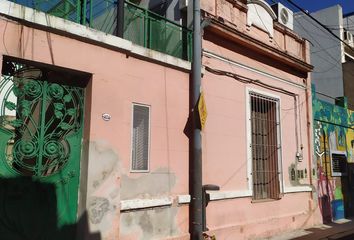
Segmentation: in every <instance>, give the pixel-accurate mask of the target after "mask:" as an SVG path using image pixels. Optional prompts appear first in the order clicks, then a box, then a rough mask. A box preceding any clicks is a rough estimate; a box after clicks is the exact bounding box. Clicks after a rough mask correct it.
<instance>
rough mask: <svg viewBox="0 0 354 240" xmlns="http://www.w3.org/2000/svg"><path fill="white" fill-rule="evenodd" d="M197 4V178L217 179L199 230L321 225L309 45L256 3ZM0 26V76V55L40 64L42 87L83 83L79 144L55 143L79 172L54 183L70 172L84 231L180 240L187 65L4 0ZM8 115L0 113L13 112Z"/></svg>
mask: <svg viewBox="0 0 354 240" xmlns="http://www.w3.org/2000/svg"><path fill="white" fill-rule="evenodd" d="M202 9H203V15H204V18H207V19H210V20H209V21H210V22H209V24H208V26H206V27H205V28H204V33H203V41H202V44H203V77H202V89H201V90H202V91H203V93H204V96H205V102H206V107H207V112H208V116H207V121H206V125H205V128H204V129H203V131H202V158H203V183H204V184H215V185H218V186H220V191H213V192H210V198H211V202H210V203H209V205H208V207H207V211H206V223H207V227H208V228H209V231H208V234H209V235H215V236H216V239H257V238H259V239H264V238H265V237H269V236H273V235H276V234H277V233H279V232H285V231H291V230H294V229H299V228H304V227H310V226H313V225H315V224H317V223H319V222H320V221H321V216H320V213H319V208H318V203H317V200H316V199H317V197H316V188H315V186H314V184H313V183H314V182H315V180H314V179H315V178H316V174H315V169H316V166H315V165H314V163H313V161H312V154H313V153H312V149H313V147H312V134H311V132H312V130H311V129H312V120H311V116H312V110H311V91H310V86H311V80H310V75H309V72H310V71H311V69H312V67H311V65H310V64H309V63H310V59H309V44H308V42H306V41H305V40H304V39H301V38H300V37H299V36H298V35H296V34H295V33H294V32H293V31H291V30H289V29H288V28H286V27H284V26H283V25H281V24H279V23H278V22H277V21H276V15H275V13H274V11H273V10H272V9H271V8H270V7H269V5H267V4H266V3H265V2H263V1H256V0H254V1H248V3H247V1H230V0H217V1H214V0H213V1H211V0H210V1H209V0H205V1H204V0H203V1H202ZM260 15H261V16H260ZM262 20H263V21H262ZM0 34H1V36H2V40H1V41H2V44H0V55H1V59H2V60H1V61H2V64H0V67H1V66H2V80H3V79H4V78H5V75H6V74H7V65H8V63H9V62H10V63H12V64H14V66H23V65H26V66H29V69H32V70H33V69H35V70H36V71H40V72H42V73H43V74H42V75H43V76H46V77H47V79H48V84H49V86H53V84H54V83H55V84H59V85H61V86H67V85H70V86H79V87H80V88H81V89H83V94H82V96H81V98H82V99H83V101H82V105H80V106H81V108H82V116H81V118H80V119H81V121H82V125H81V128H80V129H81V130H82V135H81V137H82V138H81V139H82V141H81V142H80V141H79V144H77V145H70V144H69V145H70V147H68V148H67V150H65V147H64V150H63V151H64V152H65V151H69V150H70V151H71V152H72V151H74V149H76V152H77V153H76V156H77V157H76V161H78V163H79V167H78V171H77V173H78V174H77V175H74V174H70V172H69V173H68V175H67V176H64V177H62V176H61V178H60V179H61V180H60V183H61V184H62V185H65V184H66V183H67V182H70V181H72V180H70V179H76V178H77V185H75V184H74V185H73V186H74V187H73V188H72V189H71V191H73V192H74V194H73V195H74V197H72V198H71V200H70V201H71V203H70V204H72V206H74V215H75V216H76V218H77V221H78V222H79V224H82V225H79V226H80V228H79V230H78V234H80V236H81V237H80V239H103V240H113V239H121V240H128V239H144V240H148V239H189V238H190V237H189V207H188V206H189V202H190V195H189V179H188V178H189V139H188V136H187V135H186V126H187V120H188V116H189V91H190V89H189V81H190V79H189V74H190V71H191V65H190V63H189V62H187V61H183V60H180V59H178V58H175V57H172V56H169V55H166V54H163V53H159V52H155V51H153V50H149V49H146V48H143V47H140V46H138V45H135V44H133V43H132V42H129V41H127V40H124V39H121V38H118V37H115V36H112V35H107V34H104V33H102V32H98V31H96V30H93V29H90V28H88V27H85V26H81V25H79V24H76V23H72V22H70V21H66V20H63V19H61V18H57V17H53V16H49V15H46V14H44V13H41V12H37V11H34V10H32V9H30V8H25V7H22V6H20V5H16V4H13V3H10V2H8V1H2V2H0ZM44 73H47V74H44ZM31 74H32V75H31ZM51 74H52V75H51ZM29 75H31V76H30V77H29ZM36 77H38V74H34V73H33V71H32V73H30V74H27V75H26V74H22V75H18V76H17V78H21V79H22V78H23V79H34V78H36ZM42 80H43V79H42ZM42 80H41V81H42ZM26 81H27V80H26ZM44 82H47V81H44ZM41 84H42V82H41ZM43 84H44V83H43ZM64 88H65V87H64ZM0 89H1V85H0ZM3 89H5V90H6V88H3ZM50 89H51V88H50V87H49V90H50ZM65 89H66V88H65ZM5 90H3V91H5ZM49 94H52V93H51V92H50V91H49ZM15 95H16V94H15ZM15 95H14V96H15ZM16 96H17V95H16ZM52 96H54V95H52ZM65 96H66V95H65ZM1 97H3V96H2V95H1V93H0V98H1ZM17 97H18V96H17ZM62 97H63V99H64V96H62ZM3 98H4V97H3ZM9 98H10V97H8V99H9ZM17 99H18V100H17V102H19V99H20V98H19V97H18V98H17ZM53 99H54V97H53ZM1 101H4V99H1ZM63 101H64V102H69V100H68V101H66V100H65V99H64V100H63ZM13 102H14V101H13ZM15 102H16V101H15ZM48 106H49V105H48ZM50 106H51V105H50ZM53 106H54V105H53ZM55 106H57V107H55V109H56V110H58V109H59V110H61V108H62V107H60V105H55ZM65 106H66V105H65ZM2 108H4V109H5V110H6V111H9V110H11V109H10V108H11V106H10V108H9V107H8V108H7V109H6V106H5V107H2ZM5 110H4V111H2V112H0V117H5V118H6V117H9V116H10V117H11V116H12V117H15V118H19V117H18V116H19V114H17V115H16V114H14V115H11V114H10V113H6V111H5ZM77 114H78V113H77ZM54 115H56V116H58V112H54ZM69 115H70V116H72V115H73V114H69ZM60 116H61V115H60V114H59V117H58V118H60ZM44 120H46V117H44ZM8 123H9V124H10V125H11V123H10V122H8ZM63 126H65V125H63ZM2 128H3V130H2ZM2 128H0V134H3V136H4V135H5V134H6V133H7V132H6V130H9V131H10V130H11V127H5V125H4V124H3V126H2ZM14 128H16V127H14ZM71 133H72V132H71ZM75 134H76V133H75ZM69 135H70V134H69ZM1 137H2V136H1V135H0V139H1ZM68 139H69V138H68ZM68 139H66V140H65V141H67V142H69V143H71V140H68ZM5 145H6V146H7V147H6V146H5ZM9 145H10V143H9V141H8V142H6V143H2V144H1V141H0V147H4V148H6V149H8V151H12V150H9V149H12V147H9ZM26 146H27V145H26ZM23 149H25V150H26V149H27V148H25V147H24V148H23ZM45 149H47V148H45ZM48 149H49V150H50V149H51V148H48ZM1 151H3V149H2V150H1ZM23 151H24V150H23ZM3 152H4V151H3ZM3 158H5V157H4V156H3V157H1V156H0V160H3ZM69 160H71V159H70V158H69ZM7 164H8V166H7V167H9V166H10V168H11V166H12V167H13V166H14V165H11V164H10V163H7ZM0 166H2V165H0ZM67 167H68V166H67V163H65V164H63V166H62V165H58V167H57V168H58V169H59V168H60V169H65V168H67ZM15 170H16V171H15V172H16V173H14V175H15V176H18V175H21V174H22V175H23V174H24V171H22V170H21V171H20V170H19V167H17V168H16V169H15ZM9 171H10V170H9ZM63 171H64V170H63ZM1 173H2V172H1ZM51 173H53V176H54V177H55V174H54V170H52V169H51V170H47V172H46V174H47V175H45V176H44V178H45V177H46V176H49V175H51ZM16 174H17V175H16ZM40 179H42V178H40ZM63 179H64V180H63ZM75 186H76V188H75ZM63 189H67V188H64V187H63ZM73 189H74V190H73ZM75 189H76V190H75ZM64 195H65V194H64ZM72 199H73V200H72ZM68 201H69V200H68Z"/></svg>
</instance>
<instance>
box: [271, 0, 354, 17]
mask: <svg viewBox="0 0 354 240" xmlns="http://www.w3.org/2000/svg"><path fill="white" fill-rule="evenodd" d="M267 1H268V2H269V3H270V4H272V2H278V1H279V2H281V3H283V4H284V5H287V6H288V7H290V8H291V9H293V10H294V11H295V12H297V11H298V10H297V9H294V8H293V7H292V6H291V5H290V4H289V3H287V1H286V0H267ZM293 2H295V3H296V4H297V5H299V6H300V7H302V8H304V9H306V10H308V11H309V12H315V11H317V10H319V9H322V8H327V7H330V6H333V5H336V4H339V5H341V6H342V8H343V14H346V13H350V12H354V0H293Z"/></svg>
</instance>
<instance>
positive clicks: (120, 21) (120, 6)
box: [117, 0, 125, 38]
mask: <svg viewBox="0 0 354 240" xmlns="http://www.w3.org/2000/svg"><path fill="white" fill-rule="evenodd" d="M124 2H125V1H124V0H118V3H117V37H120V38H123V35H124Z"/></svg>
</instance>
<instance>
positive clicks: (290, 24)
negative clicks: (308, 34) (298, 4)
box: [271, 3, 294, 30]
mask: <svg viewBox="0 0 354 240" xmlns="http://www.w3.org/2000/svg"><path fill="white" fill-rule="evenodd" d="M271 7H272V9H273V11H274V12H275V14H276V15H277V17H278V22H279V23H281V24H282V25H284V26H285V27H287V28H290V29H291V30H294V13H293V11H291V10H290V9H289V8H287V7H285V6H284V5H283V4H281V3H277V4H274V5H272V6H271Z"/></svg>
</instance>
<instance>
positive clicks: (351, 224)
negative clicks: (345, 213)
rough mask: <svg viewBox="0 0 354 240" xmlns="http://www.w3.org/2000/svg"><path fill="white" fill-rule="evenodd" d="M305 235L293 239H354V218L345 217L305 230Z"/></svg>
mask: <svg viewBox="0 0 354 240" xmlns="http://www.w3.org/2000/svg"><path fill="white" fill-rule="evenodd" d="M304 234H306V235H304V236H301V237H295V238H292V239H293V240H322V239H323V240H325V239H328V240H335V239H341V240H347V239H348V240H354V219H343V220H339V221H336V222H333V223H329V224H322V225H319V226H317V227H313V228H309V229H305V230H304Z"/></svg>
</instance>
